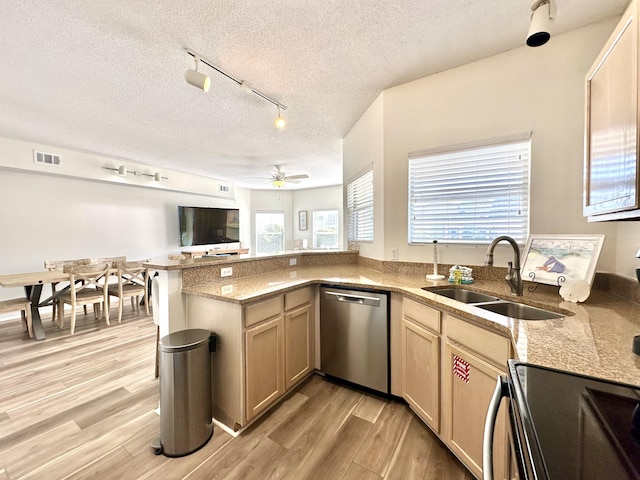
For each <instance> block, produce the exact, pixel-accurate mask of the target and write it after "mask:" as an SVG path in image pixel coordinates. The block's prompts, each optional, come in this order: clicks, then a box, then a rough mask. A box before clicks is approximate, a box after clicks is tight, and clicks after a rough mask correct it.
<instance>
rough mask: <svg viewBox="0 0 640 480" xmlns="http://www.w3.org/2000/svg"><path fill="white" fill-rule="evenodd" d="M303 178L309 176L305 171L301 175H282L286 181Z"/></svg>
mask: <svg viewBox="0 0 640 480" xmlns="http://www.w3.org/2000/svg"><path fill="white" fill-rule="evenodd" d="M303 178H309V175H307V174H306V173H303V174H301V175H287V176H285V177H284V179H285V180H286V181H289V180H302V179H303Z"/></svg>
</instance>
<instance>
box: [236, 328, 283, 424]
mask: <svg viewBox="0 0 640 480" xmlns="http://www.w3.org/2000/svg"><path fill="white" fill-rule="evenodd" d="M283 331H284V319H283V317H282V316H279V317H276V318H274V319H273V320H269V321H267V322H264V323H261V324H260V325H258V326H256V327H253V328H250V329H248V330H246V332H245V348H246V362H247V363H246V376H245V378H246V392H247V394H246V399H247V420H251V419H252V418H253V417H255V416H256V415H258V414H259V413H260V412H262V411H263V410H265V409H266V408H267V407H268V406H269V405H271V404H272V403H273V402H275V401H276V400H277V399H278V398H279V397H280V396H281V395H283V394H284V356H283V344H284V332H283Z"/></svg>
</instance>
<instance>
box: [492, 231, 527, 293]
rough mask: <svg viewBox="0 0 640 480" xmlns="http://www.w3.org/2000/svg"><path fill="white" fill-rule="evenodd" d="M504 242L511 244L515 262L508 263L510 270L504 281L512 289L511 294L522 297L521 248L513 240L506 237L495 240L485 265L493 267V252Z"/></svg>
mask: <svg viewBox="0 0 640 480" xmlns="http://www.w3.org/2000/svg"><path fill="white" fill-rule="evenodd" d="M502 240H505V241H507V242H509V243H510V244H511V247H512V248H513V262H507V264H508V265H509V269H508V270H507V276H506V277H504V279H505V281H506V282H507V284H508V285H509V288H511V294H512V295H518V296H520V297H521V296H522V277H521V276H520V248H519V247H518V244H517V243H516V241H515V240H514V239H513V238H511V237H508V236H506V235H502V236H500V237H496V238H494V239H493V241H492V242H491V244H490V245H489V248H488V249H487V254H486V255H485V257H484V264H485V265H488V266H490V267H491V266H493V250H494V249H495V248H496V245H497V244H498V243H500V242H501V241H502Z"/></svg>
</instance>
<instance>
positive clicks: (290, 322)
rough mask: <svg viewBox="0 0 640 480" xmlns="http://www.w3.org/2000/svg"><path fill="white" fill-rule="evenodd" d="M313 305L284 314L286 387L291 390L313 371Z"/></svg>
mask: <svg viewBox="0 0 640 480" xmlns="http://www.w3.org/2000/svg"><path fill="white" fill-rule="evenodd" d="M312 318H313V317H312V315H311V306H310V305H308V304H307V305H305V306H303V307H300V308H297V309H296V310H293V311H291V312H287V313H286V314H285V316H284V324H285V328H284V334H285V355H284V356H285V388H286V390H289V389H290V388H291V387H292V386H293V385H295V384H296V383H297V382H299V381H300V380H302V379H303V378H304V377H305V376H306V375H307V374H308V373H310V372H311V369H312V362H313V353H312V352H313V343H312V339H313V337H312V335H311V333H312V331H313V324H312Z"/></svg>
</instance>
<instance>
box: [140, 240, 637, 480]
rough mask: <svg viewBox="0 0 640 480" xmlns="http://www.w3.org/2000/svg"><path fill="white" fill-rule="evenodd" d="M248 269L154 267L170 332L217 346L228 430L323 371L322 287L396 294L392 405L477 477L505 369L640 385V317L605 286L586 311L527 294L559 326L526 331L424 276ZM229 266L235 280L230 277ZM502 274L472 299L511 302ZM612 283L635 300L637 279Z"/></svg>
mask: <svg viewBox="0 0 640 480" xmlns="http://www.w3.org/2000/svg"><path fill="white" fill-rule="evenodd" d="M240 257H241V258H234V259H228V258H226V259H224V260H217V259H214V260H212V261H209V259H206V258H204V259H189V260H181V261H161V262H150V263H149V265H150V267H151V268H152V269H153V268H155V269H157V270H158V271H159V274H160V275H162V276H166V277H167V278H169V281H170V282H172V283H173V285H174V286H175V285H179V288H178V290H177V291H174V292H172V293H171V295H173V298H174V302H173V305H171V306H170V307H171V309H173V310H174V311H179V309H180V308H183V309H184V310H183V313H182V314H181V315H182V319H181V320H180V321H176V319H175V318H173V319H172V320H171V321H170V324H169V325H166V326H164V327H162V328H164V329H165V331H167V332H171V331H175V330H179V329H184V328H205V329H209V330H211V331H214V332H216V334H217V335H218V339H219V340H218V350H217V351H216V353H215V354H214V358H213V364H212V368H213V379H214V387H213V395H214V398H213V412H214V418H215V419H216V420H217V421H219V422H220V423H222V424H224V425H226V426H227V427H228V428H229V429H231V430H240V429H242V428H244V427H246V426H247V425H249V424H250V423H251V422H252V421H253V420H255V419H256V418H258V417H259V416H260V415H261V414H262V413H263V412H265V411H266V410H268V409H269V408H270V407H271V406H272V405H274V404H275V403H276V402H277V401H278V400H279V399H281V398H284V397H285V395H286V393H287V392H289V391H291V389H292V388H293V387H295V385H297V383H299V382H300V381H301V380H302V379H304V378H306V376H308V375H309V374H311V373H312V372H313V371H314V370H316V369H320V362H319V350H320V348H321V345H320V341H319V335H318V326H319V322H320V316H319V300H318V290H319V286H320V285H321V284H330V285H338V286H345V287H349V288H360V289H362V288H364V289H371V290H378V291H380V290H381V291H387V292H390V294H391V295H390V298H391V301H390V305H391V306H390V351H391V354H390V357H391V361H390V363H391V366H390V368H391V393H392V394H393V395H395V396H397V397H402V398H404V399H405V401H407V403H408V404H409V405H410V406H411V408H412V409H413V410H414V411H415V412H416V414H417V415H418V416H419V417H420V418H421V419H422V420H423V421H424V422H425V423H427V424H428V425H429V426H430V427H431V429H432V430H433V431H434V432H435V433H436V434H437V435H438V436H440V438H441V439H442V441H443V442H444V443H445V444H446V445H447V446H448V447H449V448H450V449H451V450H452V452H453V453H455V454H456V456H458V458H460V460H461V461H462V462H463V463H464V464H465V465H466V466H467V467H468V468H469V469H470V470H471V471H472V472H473V473H474V474H475V475H476V476H478V477H480V476H481V474H482V472H481V464H482V462H481V453H480V450H479V446H480V445H481V435H482V427H483V422H484V414H485V412H486V406H487V404H488V396H490V393H491V391H492V389H493V386H494V384H495V379H496V377H497V375H500V374H504V373H505V372H506V360H507V359H508V358H516V359H519V360H522V361H526V362H530V363H534V364H538V365H543V366H547V367H551V368H557V369H561V370H568V371H571V372H574V373H580V374H585V375H590V376H595V377H599V378H604V379H608V380H613V381H618V382H624V383H630V384H634V385H640V357H639V356H637V355H635V354H633V353H632V351H631V344H632V340H633V337H634V335H637V334H639V333H640V315H638V310H639V306H638V304H636V303H634V302H632V301H631V300H629V299H624V298H622V297H621V296H618V295H614V294H613V293H612V291H610V290H608V289H607V284H608V282H607V281H600V282H597V283H599V285H600V286H601V287H602V288H599V289H595V288H594V289H593V290H592V292H591V295H590V297H589V299H588V300H587V301H586V302H585V303H581V304H576V303H571V302H566V301H563V300H562V299H561V297H560V296H559V294H558V288H557V287H552V286H549V285H538V286H537V288H536V290H535V291H534V292H531V291H529V290H528V289H527V288H526V286H529V285H531V284H529V283H528V282H527V283H526V284H525V292H524V296H523V297H519V298H517V299H516V300H517V301H518V302H522V303H525V304H528V305H531V306H534V307H541V308H544V309H546V310H551V311H553V312H556V313H560V314H561V315H562V316H561V317H560V318H556V319H552V320H517V319H513V318H508V317H505V316H502V315H499V314H495V313H492V312H489V311H486V310H482V309H481V308H479V307H476V306H474V305H470V304H465V303H462V302H459V301H456V300H453V299H449V298H446V297H444V296H442V295H438V294H436V293H434V291H433V289H437V288H443V287H451V285H450V284H448V283H447V282H446V281H439V282H431V281H427V280H426V279H425V273H426V272H427V271H428V269H429V268H428V267H429V266H428V265H425V264H409V263H402V262H378V261H374V260H371V259H366V258H362V257H359V256H358V254H357V253H356V252H308V251H304V252H291V253H287V254H282V255H276V256H270V257H260V258H256V257H251V256H240ZM229 268H231V271H232V276H230V277H221V271H222V269H229ZM444 268H448V266H444ZM505 272H506V269H505V268H501V267H474V276H475V278H476V281H475V282H474V283H473V284H472V285H464V288H467V289H470V290H474V291H477V292H484V293H490V294H492V295H495V296H497V297H500V298H503V299H509V300H514V297H511V296H510V294H509V288H508V286H507V284H506V283H505V282H504V280H503V277H504V275H505ZM225 273H228V270H227V272H225ZM170 277H173V278H172V279H171V278H170ZM604 277H606V275H605V276H604ZM601 280H602V279H601ZM615 281H623V282H628V283H629V287H630V290H631V291H633V292H635V290H634V289H637V288H638V286H637V285H635V284H633V283H632V282H631V280H628V281H627V280H626V279H624V280H619V279H618V280H615ZM612 283H613V280H612ZM425 286H428V287H433V289H431V290H424V289H423V288H422V287H425ZM615 291H616V292H617V291H618V289H617V288H616V289H615ZM636 293H637V292H636ZM634 294H635V293H634ZM176 299H177V301H176ZM170 303H171V300H170ZM460 369H461V370H462V373H461V372H460V371H459V370H460ZM469 377H471V382H470V383H469ZM460 378H462V381H461V380H460ZM216 382H217V384H216ZM487 392H489V395H488V394H487ZM454 425H465V428H464V429H463V431H461V430H460V429H459V428H455V427H454ZM501 425H502V426H500V427H498V432H499V433H498V437H501V438H503V439H506V429H505V428H506V427H505V425H506V422H504V423H502V424H501ZM501 450H502V451H505V450H504V448H502V447H497V450H496V452H500V451H501ZM496 455H499V456H502V454H501V453H496ZM504 457H505V459H506V458H507V457H506V455H504ZM498 462H499V463H505V462H500V460H499V461H498Z"/></svg>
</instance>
